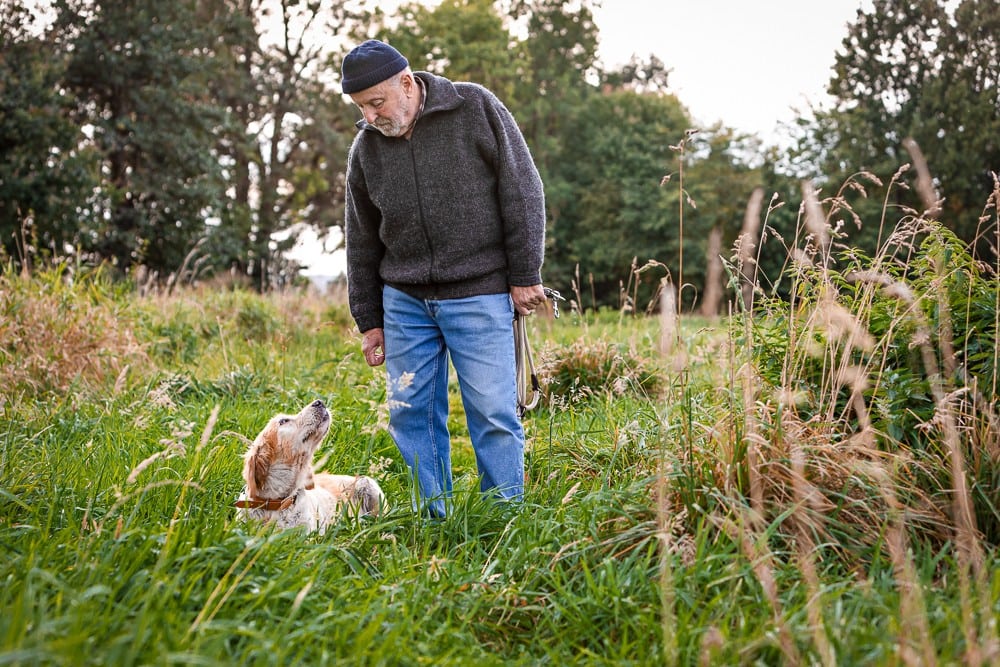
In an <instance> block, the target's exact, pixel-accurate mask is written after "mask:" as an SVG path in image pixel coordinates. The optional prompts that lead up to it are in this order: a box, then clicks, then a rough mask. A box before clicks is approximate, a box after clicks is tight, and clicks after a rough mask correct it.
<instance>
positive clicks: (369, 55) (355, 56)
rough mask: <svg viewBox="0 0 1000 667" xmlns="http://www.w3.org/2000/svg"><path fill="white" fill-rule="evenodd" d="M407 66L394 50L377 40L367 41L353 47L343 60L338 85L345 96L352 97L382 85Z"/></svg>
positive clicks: (406, 62) (401, 55) (404, 60)
mask: <svg viewBox="0 0 1000 667" xmlns="http://www.w3.org/2000/svg"><path fill="white" fill-rule="evenodd" d="M409 65H410V63H409V61H407V59H406V58H405V57H403V54H402V53H400V52H399V51H397V50H396V49H394V48H392V47H391V46H389V45H388V44H386V43H385V42H380V41H378V40H377V39H369V40H368V41H367V42H364V43H362V44H359V45H358V46H356V47H354V49H353V50H352V51H351V52H350V53H348V54H347V57H345V58H344V64H343V65H342V66H341V68H340V71H341V77H340V85H341V88H342V90H343V91H344V93H345V94H346V95H352V94H354V93H357V92H359V91H362V90H365V89H366V88H371V87H372V86H375V85H378V84H380V83H382V82H383V81H385V80H386V79H388V78H389V77H390V76H392V75H393V74H399V73H400V72H402V71H403V70H404V69H406V68H407V67H409Z"/></svg>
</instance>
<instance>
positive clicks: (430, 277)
mask: <svg viewBox="0 0 1000 667" xmlns="http://www.w3.org/2000/svg"><path fill="white" fill-rule="evenodd" d="M405 141H406V143H408V144H409V148H410V166H411V167H412V169H413V190H414V192H415V193H416V196H417V217H418V219H419V223H420V229H421V231H423V233H424V241H425V242H426V243H427V249H428V250H429V251H430V265H429V266H428V267H427V282H428V283H433V282H434V244H433V243H431V236H430V233H429V232H428V230H427V221H426V219H425V217H424V202H423V199H421V197H420V174H419V173H418V172H417V155H416V151H414V149H413V139H412V137H411V138H410V139H407V140H405Z"/></svg>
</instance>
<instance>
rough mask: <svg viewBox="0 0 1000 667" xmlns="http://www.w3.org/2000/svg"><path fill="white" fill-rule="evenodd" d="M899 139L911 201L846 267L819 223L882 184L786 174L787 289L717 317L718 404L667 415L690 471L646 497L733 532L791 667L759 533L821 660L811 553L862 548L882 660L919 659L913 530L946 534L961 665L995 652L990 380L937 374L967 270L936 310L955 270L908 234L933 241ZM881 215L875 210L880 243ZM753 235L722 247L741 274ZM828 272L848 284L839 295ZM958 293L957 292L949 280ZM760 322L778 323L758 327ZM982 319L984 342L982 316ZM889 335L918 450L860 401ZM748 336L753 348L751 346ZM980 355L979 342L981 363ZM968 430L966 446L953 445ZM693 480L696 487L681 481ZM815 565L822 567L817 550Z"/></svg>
mask: <svg viewBox="0 0 1000 667" xmlns="http://www.w3.org/2000/svg"><path fill="white" fill-rule="evenodd" d="M908 147H909V148H910V149H911V151H912V152H913V153H912V157H913V158H914V161H915V162H916V163H917V167H916V172H917V177H916V185H917V190H918V192H919V193H920V194H921V196H922V197H923V206H924V209H925V210H924V212H923V213H919V212H916V211H905V212H904V213H905V214H906V217H905V218H904V219H903V220H902V221H901V222H900V224H899V225H898V226H897V227H896V228H895V229H894V230H891V233H890V234H889V235H888V237H887V238H886V240H885V243H884V244H883V245H882V247H881V248H880V252H879V254H878V255H877V256H876V257H875V258H874V260H871V261H870V264H868V265H866V266H861V265H860V264H859V265H858V266H857V267H855V268H854V270H853V271H842V270H838V269H835V268H834V266H835V265H836V263H837V259H836V256H835V255H836V250H837V247H838V240H839V238H840V236H841V235H840V230H839V229H838V228H836V227H835V226H834V225H833V224H832V222H831V221H832V220H833V219H835V218H836V217H838V216H837V215H836V214H841V215H843V214H845V213H846V215H847V216H849V217H853V218H854V219H855V222H857V223H859V224H860V222H861V221H860V220H859V219H857V215H856V214H854V212H853V210H851V207H850V204H849V203H848V201H847V199H846V198H845V196H844V194H845V192H846V191H848V190H851V191H858V190H861V191H864V189H865V185H864V184H863V183H862V182H864V183H866V184H875V185H878V186H881V181H880V180H879V179H878V178H877V177H875V176H874V175H872V174H867V173H862V174H858V175H857V176H856V177H855V178H854V179H852V180H851V181H850V182H849V183H847V184H845V186H844V187H843V188H841V190H840V191H838V192H837V193H836V194H835V195H834V196H832V197H829V198H827V199H824V200H821V199H820V198H819V196H818V194H817V192H816V190H815V189H814V188H813V187H812V185H811V184H809V183H805V184H803V188H802V205H801V208H800V211H799V226H798V229H797V231H796V238H795V240H794V241H793V242H792V243H791V244H789V245H786V246H785V247H786V248H787V249H788V256H789V262H790V263H789V274H790V276H791V279H792V281H793V285H792V288H791V290H790V294H791V299H790V301H787V302H782V301H776V300H771V301H765V303H764V304H758V307H750V308H748V309H747V312H746V314H745V316H744V317H743V318H739V319H734V327H736V329H735V330H734V331H733V332H732V333H731V345H730V347H729V349H728V350H726V355H725V358H724V359H720V360H719V363H720V364H722V365H728V367H729V368H730V369H731V370H730V373H729V375H730V378H731V379H730V386H729V388H728V391H729V392H730V395H731V396H732V397H733V398H732V407H733V409H731V410H729V411H724V412H721V413H718V412H716V413H714V414H716V417H715V420H714V422H709V424H710V425H705V424H704V422H702V423H699V422H698V420H699V417H697V416H693V415H691V414H689V415H687V419H688V422H687V424H686V425H685V426H684V427H683V428H682V430H683V431H684V441H685V446H684V447H682V448H681V453H680V459H681V460H680V461H679V462H678V463H677V464H676V466H675V469H680V470H685V471H688V473H687V474H691V475H697V479H694V480H692V479H686V480H683V483H674V484H672V485H668V486H669V489H667V490H665V491H663V493H666V494H668V495H669V493H671V492H673V493H674V494H676V496H677V497H675V498H674V499H673V500H672V501H664V500H661V501H660V503H659V505H660V507H661V512H660V513H661V523H664V522H665V521H666V515H667V512H668V510H667V509H666V508H670V507H673V506H676V505H678V504H685V505H687V506H691V505H692V504H694V505H695V506H699V505H700V506H702V507H714V508H715V509H712V510H711V511H710V513H709V514H710V518H711V520H712V521H713V522H714V523H715V524H716V525H717V526H719V527H720V528H722V529H723V530H724V531H725V532H726V533H727V534H728V535H729V536H730V538H731V539H732V540H733V541H734V542H735V543H736V544H738V545H739V547H740V550H741V552H742V554H743V556H744V557H745V558H746V559H747V561H748V562H749V563H750V564H751V565H752V570H753V572H754V574H755V575H756V578H757V581H758V583H759V584H760V586H761V588H762V590H763V592H764V595H765V597H766V599H767V600H768V601H769V602H770V604H771V608H772V612H773V619H772V622H773V626H774V631H775V640H774V641H775V644H776V646H777V647H778V649H779V650H780V651H781V653H782V655H783V657H784V659H785V661H787V662H788V663H790V664H799V663H801V662H802V661H803V660H804V658H803V656H802V655H801V653H800V651H799V649H798V648H797V647H796V645H795V644H794V643H793V642H792V641H791V638H790V635H789V632H788V630H787V627H786V624H787V620H788V613H789V612H788V610H785V609H782V607H781V603H780V600H781V598H782V596H781V595H780V594H779V592H778V586H779V583H778V579H777V575H776V573H777V571H778V570H779V560H780V559H779V557H778V556H777V555H776V553H775V552H774V550H773V547H774V545H775V544H776V541H777V543H778V544H782V545H784V546H785V547H786V548H787V549H788V553H790V554H794V558H795V562H796V564H797V567H798V569H799V571H800V572H801V575H802V583H803V584H804V586H805V590H806V596H805V597H806V601H805V605H804V609H803V612H804V614H805V615H806V616H807V617H808V618H809V620H810V627H811V628H812V630H813V636H812V645H813V646H812V650H813V651H814V659H816V660H817V661H818V662H820V663H822V664H825V665H833V664H837V656H836V651H835V649H834V647H833V646H832V645H831V643H830V641H829V640H828V637H827V634H826V633H825V631H824V629H823V620H822V619H823V613H822V598H823V595H824V593H823V583H822V577H821V574H820V570H819V569H818V563H819V562H820V559H821V557H822V556H821V554H836V560H839V561H840V562H841V563H843V565H844V566H846V567H847V568H848V569H857V570H858V571H859V572H863V571H864V568H865V567H866V566H867V565H871V564H872V563H871V562H870V561H869V558H870V556H865V555H864V554H871V553H873V550H875V549H882V550H884V551H885V552H887V553H888V556H889V558H890V560H891V565H892V567H893V570H894V573H895V576H896V579H897V581H896V585H897V586H898V588H899V596H900V612H899V614H900V628H899V637H898V651H899V658H900V660H901V661H902V663H903V664H907V665H918V664H933V663H934V662H935V650H934V642H933V638H932V637H931V636H930V635H929V630H928V627H929V625H930V623H929V621H928V617H927V611H926V609H925V607H924V602H923V596H922V587H921V583H920V581H919V579H918V577H917V574H916V571H915V567H914V564H913V555H912V551H911V545H910V536H912V535H917V536H919V538H920V539H927V538H928V537H929V538H931V539H932V540H934V541H935V543H936V544H937V545H938V546H939V547H944V546H946V545H948V544H953V545H954V549H953V557H954V559H955V564H956V572H957V576H958V580H959V592H960V603H961V611H960V618H961V622H962V624H963V631H964V639H965V649H964V656H963V657H964V660H965V662H966V663H967V664H977V665H978V664H985V663H993V662H995V661H997V660H998V659H1000V636H998V629H997V626H996V623H995V619H993V612H992V610H991V608H990V601H989V600H990V596H989V591H990V576H989V574H988V573H987V572H984V567H983V564H984V561H985V556H984V551H985V546H984V542H983V539H984V538H983V534H982V532H981V531H980V528H979V527H978V526H977V524H976V511H975V509H974V507H973V497H972V492H971V490H970V479H976V478H977V477H978V476H979V475H980V473H981V471H982V470H984V469H989V467H990V466H992V469H996V468H997V467H998V466H1000V457H998V456H997V453H998V451H997V447H996V445H995V443H997V442H1000V430H998V420H997V418H996V415H995V408H996V398H997V392H996V384H995V383H994V384H993V387H992V391H990V392H989V393H987V394H986V395H985V396H984V393H983V392H982V391H981V389H980V388H979V387H978V386H977V384H976V382H975V381H974V380H972V379H970V380H968V382H967V383H966V384H965V385H962V384H961V383H956V382H955V380H954V379H955V378H957V377H961V373H962V372H965V367H964V366H963V365H961V364H960V362H959V358H960V356H959V355H960V353H961V352H962V350H956V345H955V334H954V330H953V322H954V323H955V328H963V327H964V329H968V328H969V327H968V320H969V318H970V312H969V311H968V309H969V308H971V307H972V306H971V303H972V297H973V296H974V294H973V292H972V290H974V289H975V287H974V286H973V285H975V284H976V283H975V281H974V280H972V279H970V280H969V284H968V287H967V290H969V291H968V293H967V294H966V295H965V299H964V303H967V304H970V305H968V306H966V312H961V313H957V312H952V305H951V304H952V303H953V301H952V300H953V299H954V297H955V294H954V289H955V288H954V285H956V284H961V280H956V274H958V273H960V272H962V271H963V270H965V267H962V266H952V265H949V264H948V263H947V262H946V261H944V260H943V259H942V258H943V257H944V256H945V254H946V253H941V256H940V257H938V256H937V255H934V252H935V251H934V250H933V249H932V248H933V246H926V244H925V247H924V248H921V247H920V245H921V243H922V241H923V240H924V239H931V241H933V240H934V238H935V230H937V229H939V226H937V223H936V221H934V220H932V219H931V216H933V215H935V214H936V213H938V212H940V210H941V208H940V200H939V198H938V196H937V194H936V193H935V192H934V191H933V188H932V187H931V178H930V176H929V170H928V168H927V165H926V164H924V163H923V162H922V157H921V156H920V154H919V150H918V149H917V148H916V146H914V145H912V143H911V144H908ZM907 170H908V166H905V167H903V168H901V169H900V170H899V171H898V172H897V173H896V175H895V176H894V177H893V178H892V180H891V181H890V184H889V187H888V188H887V190H890V189H891V188H893V187H897V186H900V187H901V181H902V179H903V177H904V175H905V174H906V173H907ZM998 192H1000V187H998ZM759 199H760V198H759V197H757V196H756V195H755V200H754V201H753V202H751V204H750V206H749V207H748V210H750V209H753V210H755V211H756V210H758V209H759V205H760V202H759ZM886 201H888V193H887V194H886ZM991 201H993V203H992V204H987V207H986V211H987V213H988V214H989V213H990V212H991V211H992V214H991V215H992V216H993V217H996V204H997V201H1000V196H998V195H996V194H995V195H994V197H993V199H992V200H991ZM772 203H773V200H772ZM989 219H992V218H990V216H989V215H986V216H984V220H987V221H988V220H989ZM884 225H885V216H884V214H883V218H882V220H880V221H879V226H880V232H879V237H880V241H881V237H882V228H883V226H884ZM997 227H998V228H1000V222H998V223H997ZM767 232H768V230H767V229H766V223H765V230H764V233H767ZM771 233H772V234H773V233H774V232H773V230H772V231H771ZM997 238H998V239H1000V234H998V235H997ZM782 243H783V244H784V241H782ZM943 243H945V244H947V243H948V241H947V240H945V241H943ZM994 247H997V246H996V245H995V244H994ZM752 248H753V246H752V245H751V244H750V243H747V242H745V241H741V242H738V244H737V247H736V249H735V255H736V257H737V259H738V261H737V264H738V266H737V267H736V269H735V271H736V272H737V273H738V275H740V276H741V277H742V278H744V279H746V278H747V277H748V276H749V275H751V274H752V273H753V271H752V265H753V264H754V262H753V260H752V259H751V257H752V256H751V250H752ZM919 257H926V259H924V260H922V261H926V262H929V266H930V267H931V269H932V271H931V277H930V278H929V279H928V280H927V281H926V283H922V284H920V285H913V284H909V283H908V282H907V281H906V280H903V279H901V278H899V277H898V276H899V275H909V274H910V273H912V271H911V270H910V269H911V267H912V264H911V263H912V262H914V261H916V260H917V259H918V258H919ZM980 268H983V267H980ZM890 269H891V270H890ZM974 270H977V269H976V268H975V267H973V269H970V271H973V272H974ZM983 270H984V271H985V272H986V275H987V282H988V281H989V280H992V281H994V282H995V280H996V273H995V272H993V273H992V274H991V273H990V271H991V270H990V269H989V267H985V268H983ZM844 275H849V276H850V281H849V282H851V283H853V286H852V287H850V288H849V289H851V290H853V291H852V292H851V293H850V295H849V298H848V295H847V294H846V293H845V291H844V290H845V282H846V281H845V280H844V278H843V276H844ZM972 277H973V278H974V277H975V276H974V275H973V276H972ZM750 288H753V290H754V291H753V292H752V291H751V289H750ZM668 289H669V287H668ZM949 289H951V290H952V291H951V292H949ZM963 289H966V288H963ZM753 293H760V292H759V288H758V287H756V286H754V285H751V286H749V287H748V286H747V285H746V283H744V289H743V290H742V294H740V295H739V296H740V299H739V300H740V301H742V302H743V303H744V304H749V303H752V296H751V294H753ZM958 296H959V301H960V302H963V301H962V294H961V293H959V295H958ZM998 299H1000V296H998ZM893 303H895V304H896V305H892V304H893ZM928 308H930V309H933V312H934V313H935V317H936V325H934V326H932V324H931V323H930V322H929V321H928V318H927V317H926V316H925V314H924V312H925V309H928ZM877 309H880V310H877ZM665 310H666V309H665ZM875 317H882V318H884V317H891V321H890V322H889V324H888V326H887V327H886V329H885V331H884V332H880V333H878V334H875V333H873V331H872V329H871V325H872V320H873V318H875ZM961 317H964V318H965V320H964V321H960V320H959V319H958V318H961ZM998 317H1000V316H998ZM674 319H675V318H673V317H670V318H664V319H663V320H662V322H663V326H662V330H661V351H662V353H663V354H664V355H665V356H666V363H667V365H668V366H673V367H675V368H684V367H685V366H686V362H685V357H684V355H685V349H684V347H685V346H684V345H683V344H681V343H680V341H678V340H677V328H676V324H675V322H674ZM774 320H780V321H781V322H782V323H783V324H782V325H779V326H774V325H773V324H768V325H767V326H763V327H762V326H761V325H762V324H765V323H768V322H770V321H774ZM739 327H742V330H740V329H739ZM768 327H771V328H770V329H768ZM762 330H770V331H771V332H772V334H770V335H772V336H773V337H774V338H772V339H765V340H764V342H761V341H760V339H759V338H758V336H759V331H762ZM992 331H993V333H992V336H993V340H995V339H996V326H995V325H994V327H993V330H992ZM901 340H908V341H909V346H910V349H912V350H914V351H915V352H916V353H917V356H918V358H919V360H920V364H921V365H922V369H921V373H922V377H923V378H925V381H926V382H927V386H928V387H929V391H930V396H931V399H932V401H933V404H934V407H935V409H934V416H933V418H932V419H929V420H927V421H925V422H923V423H922V424H921V427H922V428H923V432H922V434H921V435H922V436H923V437H925V439H929V440H930V441H931V442H932V445H931V446H929V447H928V449H927V451H916V450H913V449H911V448H910V447H909V446H908V445H907V444H906V443H901V442H898V441H895V440H894V439H893V438H890V437H888V435H887V434H886V433H884V432H880V431H879V430H878V429H877V428H876V426H875V423H876V422H875V419H874V417H873V413H875V412H877V411H878V410H879V407H878V406H877V405H875V404H874V403H873V400H874V398H873V397H874V396H875V395H876V393H877V391H878V390H880V389H881V388H883V386H884V385H885V383H886V382H888V381H889V378H888V375H887V374H888V373H889V372H890V369H889V368H888V364H889V362H888V361H887V360H888V358H889V351H890V350H892V349H895V348H898V346H899V345H900V341H901ZM737 341H741V342H742V343H743V344H744V345H742V346H740V345H739V344H738V343H737ZM754 341H757V342H756V343H755V342H754ZM771 343H774V344H773V346H771ZM755 344H756V345H759V346H760V347H759V348H758V350H757V351H756V352H755V351H754V349H753V345H755ZM995 356H996V352H994V359H993V360H992V364H993V367H994V368H995V367H996V358H995ZM760 363H767V364H770V365H771V366H772V367H774V370H773V372H771V373H769V374H765V373H764V371H763V369H762V368H761V367H760V366H758V364H760ZM682 377H683V375H682ZM672 389H673V391H672V392H671V393H670V395H669V396H668V397H667V402H668V405H669V404H673V403H678V402H681V401H683V400H685V398H686V397H688V396H689V395H690V388H689V387H686V386H684V385H683V384H681V385H680V386H674V387H672ZM900 416H902V415H900ZM883 421H884V419H883ZM970 435H971V436H972V438H973V440H974V441H976V442H979V443H983V444H982V446H969V437H970ZM970 453H971V454H972V456H973V457H974V459H973V463H972V466H971V470H970V463H969V460H968V457H969V456H970ZM983 459H985V460H983ZM692 471H696V472H692ZM939 484H941V485H943V488H942V487H941V486H938V485H939ZM692 489H700V490H698V491H697V492H695V493H693V495H692ZM685 494H687V495H685ZM709 496H711V497H712V498H714V500H715V502H714V503H712V502H711V499H710V498H709ZM678 498H684V500H678ZM993 511H995V508H994V510H993ZM825 562H826V564H827V565H829V564H830V561H829V559H825ZM666 574H667V575H669V572H666ZM991 619H993V620H991Z"/></svg>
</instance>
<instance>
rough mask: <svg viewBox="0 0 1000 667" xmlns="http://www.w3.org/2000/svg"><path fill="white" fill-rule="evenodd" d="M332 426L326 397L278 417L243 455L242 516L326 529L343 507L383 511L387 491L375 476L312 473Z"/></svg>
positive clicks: (365, 512) (354, 511)
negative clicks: (319, 451) (325, 403)
mask: <svg viewBox="0 0 1000 667" xmlns="http://www.w3.org/2000/svg"><path fill="white" fill-rule="evenodd" d="M329 430H330V411H329V410H327V408H326V406H325V405H323V402H322V401H314V402H313V403H310V404H309V405H307V406H306V407H305V408H303V409H302V411H301V412H299V413H298V414H297V415H285V414H279V415H276V416H275V417H273V418H272V419H271V421H269V422H268V423H267V426H265V427H264V430H262V431H261V432H260V435H258V436H257V439H256V440H254V442H253V444H252V445H251V446H250V449H249V450H248V451H247V453H246V456H245V457H244V462H243V479H244V481H245V482H246V487H245V488H244V489H243V492H242V493H241V494H240V497H239V500H237V502H236V506H237V507H239V508H240V509H239V514H240V516H241V517H242V518H244V519H257V520H261V521H269V522H274V523H275V525H277V527H279V528H292V527H295V526H306V529H307V530H308V531H309V532H312V531H319V532H320V534H323V533H324V532H325V531H326V528H327V526H329V525H330V524H331V523H332V522H333V521H335V520H336V519H337V518H338V517H339V516H340V514H341V512H342V511H343V510H344V509H346V510H347V511H348V512H350V513H352V514H355V515H359V516H363V515H373V516H376V515H378V513H379V512H380V511H381V509H382V505H383V503H384V502H385V495H384V494H383V493H382V489H381V488H380V487H379V485H378V482H376V481H375V480H374V479H372V478H371V477H365V476H354V475H331V474H328V473H318V472H313V468H312V460H313V454H314V453H315V452H316V449H317V448H318V447H319V444H320V442H322V440H323V438H324V437H326V434H327V432H328V431H329Z"/></svg>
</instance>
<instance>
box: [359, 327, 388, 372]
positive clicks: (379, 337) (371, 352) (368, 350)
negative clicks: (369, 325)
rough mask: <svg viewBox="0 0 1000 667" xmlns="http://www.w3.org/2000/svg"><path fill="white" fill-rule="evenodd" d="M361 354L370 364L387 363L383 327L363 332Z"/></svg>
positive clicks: (379, 364)
mask: <svg viewBox="0 0 1000 667" xmlns="http://www.w3.org/2000/svg"><path fill="white" fill-rule="evenodd" d="M361 335H362V336H363V338H362V339H361V354H363V355H365V361H367V362H368V365H369V366H381V365H382V364H384V363H385V349H384V348H385V333H384V332H383V331H382V329H369V330H368V331H366V332H364V333H363V334H361Z"/></svg>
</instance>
